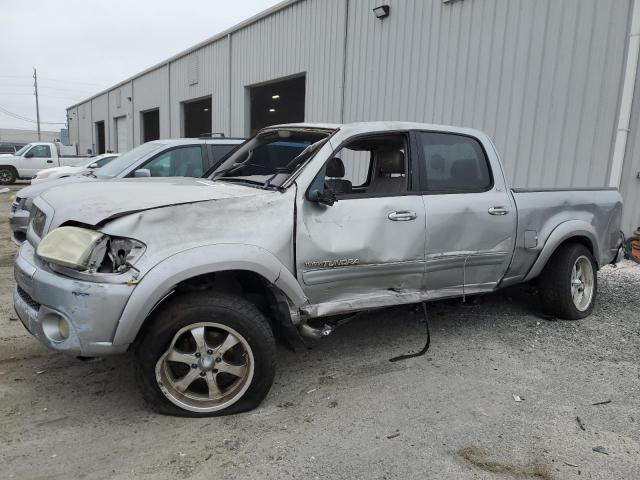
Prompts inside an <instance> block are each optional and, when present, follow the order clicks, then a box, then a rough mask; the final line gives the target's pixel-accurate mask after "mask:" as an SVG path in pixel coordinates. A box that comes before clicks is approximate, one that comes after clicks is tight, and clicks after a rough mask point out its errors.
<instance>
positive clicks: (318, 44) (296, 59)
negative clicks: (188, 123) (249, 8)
mask: <svg viewBox="0 0 640 480" xmlns="http://www.w3.org/2000/svg"><path fill="white" fill-rule="evenodd" d="M344 22H345V0H313V1H304V2H299V3H295V4H293V5H291V6H289V7H287V8H285V9H283V10H280V11H278V12H276V13H274V14H273V15H270V16H268V17H266V18H263V19H261V20H259V21H258V22H256V23H254V24H252V25H250V26H247V27H245V28H243V29H241V30H239V31H237V32H234V33H233V35H232V37H231V52H232V53H231V58H232V68H231V85H232V91H231V109H230V111H231V116H232V118H231V122H232V123H231V125H232V128H231V133H232V135H237V136H244V135H247V134H248V133H249V128H248V127H249V125H248V122H249V118H248V117H249V115H248V106H249V105H248V97H247V88H246V87H247V86H251V85H256V84H260V83H263V82H267V81H270V80H275V79H282V77H288V76H292V75H297V74H301V73H305V74H306V102H305V121H308V122H314V121H317V122H339V121H340V108H341V103H342V100H341V99H342V63H343V51H344V47H343V45H344V28H345V27H344V25H345V24H344ZM225 107H226V109H227V110H226V111H227V112H229V107H228V106H225Z"/></svg>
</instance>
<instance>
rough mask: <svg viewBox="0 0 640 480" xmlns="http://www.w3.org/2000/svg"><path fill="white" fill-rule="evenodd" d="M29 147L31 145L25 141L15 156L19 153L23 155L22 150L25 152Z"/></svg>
mask: <svg viewBox="0 0 640 480" xmlns="http://www.w3.org/2000/svg"><path fill="white" fill-rule="evenodd" d="M29 147H31V144H30V143H27V144H26V145H25V146H24V147H22V148H21V149H20V150H18V151H17V152H16V153H15V155H16V157H19V156H20V155H23V154H24V152H26V151H27V150H29Z"/></svg>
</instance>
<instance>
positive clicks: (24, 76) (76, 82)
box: [0, 75, 107, 88]
mask: <svg viewBox="0 0 640 480" xmlns="http://www.w3.org/2000/svg"><path fill="white" fill-rule="evenodd" d="M0 78H17V79H24V80H27V79H31V77H30V76H29V75H0ZM39 78H40V80H48V81H50V82H58V83H74V84H77V85H89V86H92V87H100V88H106V87H107V85H105V84H101V83H90V82H78V81H77V80H65V79H62V78H51V77H39Z"/></svg>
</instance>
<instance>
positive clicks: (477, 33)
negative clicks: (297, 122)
mask: <svg viewBox="0 0 640 480" xmlns="http://www.w3.org/2000/svg"><path fill="white" fill-rule="evenodd" d="M380 3H386V4H389V5H390V6H391V15H390V16H389V17H388V18H386V19H384V20H379V19H377V18H376V17H375V16H374V15H373V12H372V8H373V7H375V6H378V5H379V4H380ZM347 6H348V9H347ZM630 8H631V0H607V1H602V0H562V1H560V0H456V1H452V2H448V3H443V2H442V0H386V1H385V2H380V1H379V0H305V1H300V2H295V3H292V4H290V5H287V6H285V7H284V8H282V9H280V10H278V11H275V12H273V13H271V14H269V15H266V16H264V17H262V18H259V19H258V20H256V21H254V22H253V23H250V24H248V25H245V26H242V27H240V28H239V29H238V30H235V31H233V32H232V33H230V34H229V35H227V36H224V37H222V38H219V39H218V40H216V41H215V42H213V43H210V44H209V45H205V46H202V47H199V48H198V49H197V50H195V51H193V52H189V53H186V54H185V55H183V56H182V57H179V58H176V59H173V60H171V62H170V64H168V65H163V66H159V67H158V68H156V69H155V70H153V71H150V72H146V73H144V74H143V75H142V76H140V77H138V78H136V79H135V80H133V81H132V82H126V83H124V84H123V85H120V86H118V87H116V88H114V89H112V90H111V91H110V92H109V94H108V95H109V102H108V103H109V112H108V114H106V113H105V112H106V94H104V95H102V96H100V97H97V98H96V99H95V100H94V101H93V120H92V123H90V128H86V127H85V126H82V127H81V128H78V124H77V122H78V120H76V119H77V118H79V117H78V116H80V117H81V116H82V109H81V105H80V106H78V107H73V108H71V109H69V115H70V116H71V117H72V119H71V123H70V133H71V138H72V141H78V143H79V147H80V148H79V151H86V149H87V148H91V147H92V143H93V140H92V136H93V134H94V133H93V130H94V126H93V122H95V121H97V120H101V119H104V120H105V121H106V129H107V148H111V149H113V148H115V138H114V118H115V117H119V116H126V118H127V122H128V126H129V131H130V134H129V137H130V140H129V142H130V145H129V146H130V147H133V146H134V144H135V145H137V144H139V143H140V140H141V139H140V111H142V110H146V109H149V108H155V107H160V128H161V137H163V138H164V137H178V136H181V134H182V127H181V120H182V118H181V117H182V111H181V110H182V105H181V102H184V101H188V100H194V99H198V98H202V97H204V96H208V95H211V96H212V123H213V130H214V131H224V132H225V133H226V134H231V135H236V136H244V135H247V133H248V131H249V128H248V123H249V118H248V117H249V114H248V112H249V101H248V87H250V86H253V85H257V84H261V83H265V82H269V81H273V80H280V79H282V78H286V77H289V76H293V75H299V74H305V75H306V103H305V120H306V121H319V122H339V121H341V119H342V117H344V121H347V122H349V121H359V120H380V119H385V120H413V121H420V122H430V123H444V124H454V125H462V126H470V127H475V128H478V129H481V130H484V131H486V132H487V133H489V134H490V135H491V136H492V137H493V138H494V139H495V141H496V146H497V148H498V150H499V152H500V154H501V156H502V158H503V160H504V162H505V165H506V167H507V172H508V174H509V175H510V176H511V178H512V179H513V182H514V184H515V185H516V186H545V187H554V186H602V185H605V184H606V183H607V176H608V173H609V164H610V158H611V153H612V143H613V140H614V133H615V128H616V124H617V113H618V105H619V99H620V91H621V83H622V73H623V68H624V61H625V53H626V45H627V40H628V31H629V25H628V18H629V15H630ZM345 29H347V30H348V34H347V43H346V61H345V56H344V55H345V43H344V42H345V37H344V34H345ZM343 67H345V68H346V71H344V70H343ZM194 72H195V73H194ZM194 75H195V78H196V80H197V81H196V82H194V81H193V80H194ZM639 78H640V77H639ZM343 79H344V80H345V91H344V92H343V91H342V85H343V83H342V82H343ZM132 84H133V92H132ZM118 91H120V93H118ZM343 94H344V97H343ZM134 95H135V97H134ZM639 95H640V88H638V90H637V93H636V97H638V96H639ZM117 96H120V98H121V106H120V107H117V105H116V97H117ZM128 96H132V97H133V101H132V102H129V101H128V100H127V97H128ZM343 98H344V100H345V101H344V104H343V103H342V99H343ZM639 103H640V102H638V101H636V104H635V105H634V117H633V119H634V122H635V123H634V125H633V130H632V133H631V137H630V142H629V148H628V152H627V161H626V163H625V167H624V168H625V169H624V178H623V193H624V194H625V200H626V203H627V207H626V212H625V225H626V226H628V225H632V224H635V223H639V222H640V218H639V217H640V206H639V204H640V192H639V191H638V190H639V189H640V185H639V183H640V182H639V181H637V180H635V173H634V172H636V171H638V170H640V166H638V165H637V163H638V160H637V158H638V157H639V154H640V150H639V149H640V144H639V142H640V138H638V133H637V128H638V126H639V125H638V122H639V121H640V120H639V119H638V117H639V115H640V113H639V111H640V106H639V105H638V104H639ZM73 114H76V115H78V116H76V117H73ZM79 121H80V123H82V125H84V123H85V122H87V123H88V122H89V120H88V119H87V118H86V115H85V118H84V119H82V118H80V119H79ZM73 122H76V124H75V125H73ZM78 136H79V137H80V138H78ZM76 138H78V139H77V140H75V139H76Z"/></svg>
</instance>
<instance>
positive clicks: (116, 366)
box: [21, 286, 541, 428]
mask: <svg viewBox="0 0 640 480" xmlns="http://www.w3.org/2000/svg"><path fill="white" fill-rule="evenodd" d="M535 304H536V297H535V295H534V294H533V292H532V289H531V288H530V287H527V286H519V287H514V288H512V289H508V290H504V291H502V292H500V293H495V294H491V295H486V296H484V297H483V298H482V299H480V300H473V301H470V302H469V303H467V304H464V303H462V301H460V300H448V301H439V302H434V303H431V304H429V305H428V313H429V325H430V328H431V341H432V347H431V350H430V351H429V352H427V354H426V358H427V359H428V358H429V357H435V356H437V355H438V351H439V350H441V349H443V348H447V347H446V345H447V344H450V343H455V344H456V345H458V346H459V342H460V341H461V339H460V337H463V340H464V339H466V338H468V339H473V340H474V341H479V340H481V339H482V338H495V337H496V336H497V337H503V339H504V340H505V341H506V342H510V343H513V342H519V341H522V342H524V341H525V340H524V337H525V335H522V333H523V332H522V328H523V324H529V325H531V324H533V325H535V324H536V322H539V321H541V320H540V319H539V318H537V317H535V316H534V315H533V314H532V312H533V311H535ZM425 340H426V329H425V325H424V322H423V316H422V311H421V309H420V308H419V307H417V306H415V305H408V306H401V307H393V308H387V309H383V310H378V311H375V312H370V313H365V314H362V315H360V316H358V317H357V318H356V319H354V320H352V321H351V322H348V323H346V324H345V325H344V326H342V327H340V328H339V329H337V330H336V331H335V332H334V333H332V334H331V335H330V336H329V337H327V338H325V339H323V340H320V341H317V342H314V343H313V344H309V348H300V349H298V350H297V351H296V352H291V351H290V350H288V349H286V348H285V347H284V346H279V348H278V360H277V368H278V374H277V378H276V384H275V385H274V387H273V388H272V392H271V393H270V394H269V396H268V397H267V399H266V400H265V403H264V404H263V405H266V406H269V405H270V404H271V405H270V406H271V407H273V403H274V402H276V403H277V402H278V398H279V397H280V396H281V395H280V394H282V395H285V396H287V395H289V394H290V393H291V392H292V391H297V390H300V389H305V388H306V387H307V386H308V385H309V381H310V378H313V379H314V381H315V379H317V378H323V377H324V376H327V375H330V374H331V371H335V370H341V371H342V373H343V374H346V375H349V376H358V375H360V374H361V373H362V372H369V371H370V370H371V366H372V365H375V366H376V369H375V370H376V371H377V372H378V373H384V372H386V371H392V370H397V369H404V368H407V367H406V365H407V363H405V362H402V363H405V364H404V365H402V364H392V363H390V362H389V361H388V360H389V359H390V358H392V357H394V356H397V355H401V354H404V353H409V352H413V351H418V350H420V349H421V348H422V346H423V345H424V343H425ZM456 348H458V347H456ZM423 358H424V357H423ZM45 359H46V363H47V365H46V367H45V366H41V365H40V364H41V363H43V361H45V360H43V359H37V358H34V359H31V360H29V359H26V360H25V361H24V362H23V363H22V365H21V366H23V367H27V369H28V370H33V369H38V368H43V369H46V375H44V374H43V375H37V376H33V377H32V378H31V379H26V378H25V379H24V380H28V381H25V382H22V383H21V386H22V388H29V389H32V390H33V391H32V392H31V395H32V396H34V397H36V398H44V397H46V398H48V399H49V400H48V402H49V406H50V408H49V410H53V409H55V408H56V407H55V405H52V404H57V405H58V406H59V408H60V409H61V410H64V409H65V405H70V404H73V405H75V408H76V413H77V415H76V414H74V415H72V416H70V417H69V418H66V417H65V419H64V422H66V423H69V426H72V424H73V423H74V422H76V421H77V422H80V419H81V418H82V417H83V416H84V415H85V414H86V415H92V416H93V417H94V418H97V419H100V418H102V419H103V420H104V419H114V418H117V422H123V423H126V422H128V421H134V420H135V421H138V420H139V419H140V418H143V419H145V418H146V419H150V418H153V417H154V416H155V414H153V413H152V412H151V411H150V410H149V409H148V407H147V406H146V405H145V403H144V401H143V400H142V397H141V395H140V394H139V392H138V389H137V385H136V380H135V378H134V375H133V361H134V359H133V357H132V355H131V354H128V355H125V356H121V357H114V358H105V359H97V360H94V361H90V362H82V361H79V360H76V359H74V358H70V357H66V356H64V355H57V354H50V355H46V356H45ZM418 361H420V360H418ZM345 365H348V368H345ZM365 376H366V375H365ZM327 378H328V377H327ZM283 384H284V385H286V387H285V391H282V388H283V387H282V385H283ZM279 390H280V391H279ZM74 419H75V420H74ZM80 423H81V422H80ZM44 425H48V424H46V422H45V424H44ZM42 426H43V425H40V427H42ZM53 426H54V425H52V428H53Z"/></svg>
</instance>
